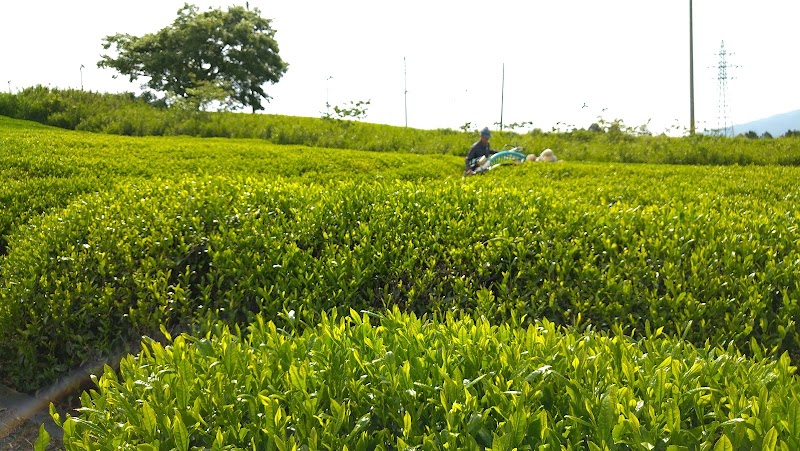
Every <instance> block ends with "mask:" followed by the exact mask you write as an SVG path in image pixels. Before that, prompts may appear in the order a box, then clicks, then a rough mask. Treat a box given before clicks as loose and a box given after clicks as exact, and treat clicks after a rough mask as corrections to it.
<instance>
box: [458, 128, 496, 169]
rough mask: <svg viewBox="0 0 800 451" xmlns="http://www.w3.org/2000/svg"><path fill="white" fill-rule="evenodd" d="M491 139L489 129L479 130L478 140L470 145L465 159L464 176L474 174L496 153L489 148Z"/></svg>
mask: <svg viewBox="0 0 800 451" xmlns="http://www.w3.org/2000/svg"><path fill="white" fill-rule="evenodd" d="M491 137H492V132H490V131H489V127H484V128H483V130H481V138H480V140H478V142H476V143H475V144H473V145H472V148H470V149H469V153H468V154H467V158H466V159H465V165H466V172H465V174H466V175H470V174H474V173H475V172H476V171H478V170H479V169H480V167H481V166H482V165H483V164H484V163H485V162H486V160H487V159H488V158H489V157H490V156H492V155H494V154H496V153H497V151H496V150H492V149H491V148H490V147H489V138H491Z"/></svg>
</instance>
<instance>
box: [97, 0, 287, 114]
mask: <svg viewBox="0 0 800 451" xmlns="http://www.w3.org/2000/svg"><path fill="white" fill-rule="evenodd" d="M271 23H272V21H271V20H270V19H266V18H263V17H261V13H260V11H259V10H258V8H255V9H253V10H250V9H249V8H244V7H241V6H232V7H229V8H228V10H227V11H222V10H220V9H209V10H208V11H206V12H203V13H200V12H199V11H198V8H197V7H196V6H194V5H189V4H185V5H184V6H183V7H182V8H181V9H180V10H178V17H177V18H176V19H175V21H174V22H173V23H172V25H171V26H168V27H165V28H163V29H161V30H159V31H158V32H156V33H152V34H146V35H144V36H141V37H137V36H132V35H130V34H119V33H118V34H116V35H113V36H106V37H105V38H104V40H103V48H104V49H105V50H109V49H110V48H111V47H115V49H116V52H117V55H116V56H110V55H107V54H106V55H101V58H102V59H101V60H100V61H99V62H98V63H97V66H98V67H101V68H111V69H115V70H117V71H118V72H119V73H121V74H123V75H127V76H128V77H130V81H134V80H137V79H139V78H140V77H147V78H148V80H147V82H146V83H145V84H143V85H142V86H143V87H146V88H149V89H151V90H153V91H156V92H163V93H166V94H169V95H172V96H176V97H178V98H183V99H192V98H197V97H198V96H200V97H204V98H203V99H200V101H198V102H195V104H197V105H202V104H204V103H207V101H208V100H219V101H221V102H223V103H224V104H225V105H226V106H228V107H231V108H244V107H251V108H252V109H253V112H255V111H257V110H263V109H264V105H263V104H262V101H264V100H266V101H267V102H269V100H270V99H271V97H270V96H269V95H268V94H267V93H266V92H265V91H264V88H263V85H265V84H266V83H268V82H269V83H273V84H274V83H277V82H278V80H280V78H281V77H282V76H283V74H284V73H285V72H286V69H287V67H288V64H287V63H286V62H284V61H283V60H282V59H281V57H280V56H279V55H278V43H277V41H276V40H275V30H274V29H273V28H272V26H271ZM208 96H212V98H211V99H209V98H208Z"/></svg>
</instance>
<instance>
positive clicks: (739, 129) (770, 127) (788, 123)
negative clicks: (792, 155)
mask: <svg viewBox="0 0 800 451" xmlns="http://www.w3.org/2000/svg"><path fill="white" fill-rule="evenodd" d="M789 130H800V110H797V111H791V112H789V113H783V114H776V115H775V116H770V117H767V118H764V119H758V120H755V121H753V122H747V123H745V124H739V125H734V126H733V131H734V133H736V134H737V135H741V134H743V133H747V132H749V131H754V132H756V133H757V134H758V136H761V135H763V134H764V132H769V134H770V135H772V136H773V137H775V138H777V137H778V136H783V135H784V134H785V133H786V132H787V131H789Z"/></svg>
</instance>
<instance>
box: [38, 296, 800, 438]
mask: <svg viewBox="0 0 800 451" xmlns="http://www.w3.org/2000/svg"><path fill="white" fill-rule="evenodd" d="M795 371H796V368H795V367H794V366H791V365H790V364H789V358H788V357H787V356H785V355H784V356H782V357H780V358H779V359H775V360H758V361H752V360H749V359H747V358H744V357H742V356H741V354H739V353H738V352H737V351H736V350H732V349H728V350H723V349H720V348H715V347H711V346H709V345H705V346H703V347H700V348H695V347H693V346H691V345H688V344H686V343H684V342H682V341H681V340H679V339H674V338H666V337H664V336H659V334H658V332H656V333H654V334H653V336H651V337H648V338H645V339H643V340H641V341H638V342H637V341H633V340H631V339H630V338H629V337H625V336H614V337H611V336H609V335H607V334H605V333H601V332H596V331H589V332H586V333H576V332H574V331H570V330H567V329H564V328H562V327H558V326H556V325H554V324H553V323H550V322H548V321H547V320H543V321H537V322H535V323H533V324H531V325H529V326H527V327H520V326H519V325H516V324H514V325H510V324H502V325H493V324H491V323H490V322H489V321H488V320H486V319H471V318H468V317H465V318H460V319H457V318H456V317H454V316H453V315H450V314H448V315H447V316H446V318H440V319H419V318H418V317H416V316H414V315H408V314H402V313H400V312H399V311H398V310H397V309H393V310H390V311H388V312H386V313H385V314H374V313H373V314H368V312H365V313H363V314H362V315H359V314H358V313H356V312H354V311H352V312H351V313H350V314H349V315H348V316H346V317H338V316H337V315H336V314H333V315H331V316H328V315H323V316H322V317H321V319H320V322H319V323H318V324H317V325H315V326H313V327H310V328H306V329H305V330H303V332H302V333H300V332H298V331H297V330H293V329H288V330H287V329H286V328H283V329H281V328H278V327H277V326H276V324H275V323H273V322H271V321H267V320H265V319H264V318H263V317H262V316H258V317H257V318H256V321H254V323H253V324H252V325H250V326H249V327H248V328H247V330H246V332H240V331H239V329H236V330H234V331H233V332H231V330H230V329H229V328H227V327H220V328H218V329H217V330H216V331H215V333H213V334H210V335H208V336H206V337H194V336H190V335H181V336H178V337H176V338H175V339H174V340H172V341H171V342H170V343H169V345H168V346H163V345H162V344H160V343H158V342H155V341H152V340H146V341H145V342H144V346H143V350H142V352H141V354H139V355H138V356H136V357H134V356H128V357H126V358H125V359H123V361H122V363H121V366H120V369H119V372H118V373H117V372H115V371H113V370H112V369H111V368H108V367H107V368H106V370H105V372H104V374H103V375H102V377H100V378H97V379H95V381H96V383H97V389H96V390H92V391H91V392H89V393H84V395H83V396H82V398H81V405H82V408H81V409H80V416H79V417H70V416H67V417H66V418H61V416H59V415H58V414H57V413H55V412H53V414H54V416H55V417H56V419H57V420H58V421H59V423H61V424H63V428H64V446H65V448H66V449H67V450H78V449H116V448H118V447H123V446H135V445H137V444H148V445H149V446H151V447H152V448H151V449H178V450H188V449H222V448H223V447H231V448H235V449H249V448H257V449H266V450H269V449H276V450H283V449H426V450H427V449H431V450H432V449H475V450H477V449H589V450H603V449H631V450H645V449H675V450H679V449H712V448H713V449H769V450H774V449H796V448H797V447H798V446H800V383H799V382H798V380H797V378H796V377H795Z"/></svg>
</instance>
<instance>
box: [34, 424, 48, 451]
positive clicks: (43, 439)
mask: <svg viewBox="0 0 800 451" xmlns="http://www.w3.org/2000/svg"><path fill="white" fill-rule="evenodd" d="M49 444H50V433H49V432H47V429H45V428H44V424H41V425H39V435H38V436H37V437H36V443H34V444H33V449H34V451H45V450H46V449H47V445H49Z"/></svg>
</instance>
